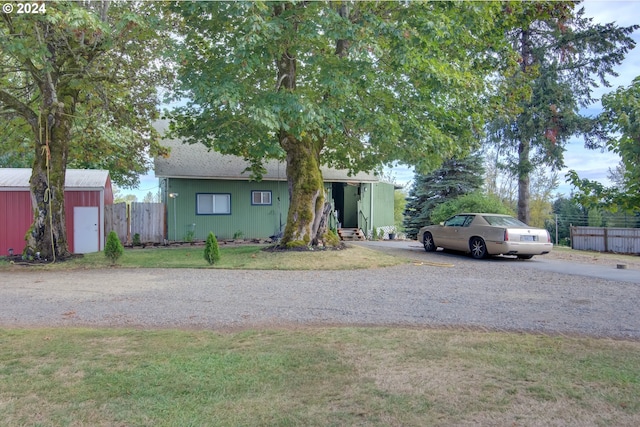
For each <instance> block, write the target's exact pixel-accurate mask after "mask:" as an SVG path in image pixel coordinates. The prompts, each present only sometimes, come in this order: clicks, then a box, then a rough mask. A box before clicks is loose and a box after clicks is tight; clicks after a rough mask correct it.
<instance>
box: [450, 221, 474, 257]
mask: <svg viewBox="0 0 640 427" xmlns="http://www.w3.org/2000/svg"><path fill="white" fill-rule="evenodd" d="M456 217H457V218H456V224H455V227H452V230H451V231H452V232H451V238H450V240H449V245H450V246H451V247H450V249H453V250H456V251H468V250H469V225H470V224H471V222H472V221H473V215H456Z"/></svg>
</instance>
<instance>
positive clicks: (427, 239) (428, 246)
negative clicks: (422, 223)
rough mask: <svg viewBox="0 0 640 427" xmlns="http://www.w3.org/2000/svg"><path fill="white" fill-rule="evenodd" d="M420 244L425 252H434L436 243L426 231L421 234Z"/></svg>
mask: <svg viewBox="0 0 640 427" xmlns="http://www.w3.org/2000/svg"><path fill="white" fill-rule="evenodd" d="M422 245H423V246H424V250H425V251H426V252H434V251H435V250H436V248H437V247H436V244H435V242H434V241H433V235H432V234H431V233H429V232H428V231H427V232H426V233H424V235H423V236H422Z"/></svg>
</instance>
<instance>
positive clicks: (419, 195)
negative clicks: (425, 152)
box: [404, 154, 484, 239]
mask: <svg viewBox="0 0 640 427" xmlns="http://www.w3.org/2000/svg"><path fill="white" fill-rule="evenodd" d="M483 175H484V167H483V165H482V157H481V156H480V155H478V154H475V155H472V156H469V157H466V158H464V159H450V160H447V161H445V162H444V163H443V164H442V166H441V167H440V168H439V169H437V170H435V171H433V172H431V173H429V174H426V175H422V174H416V177H415V179H414V184H413V187H411V190H410V191H409V197H408V198H407V208H406V210H405V219H404V227H405V231H406V233H407V237H409V238H413V239H415V238H416V236H417V234H418V230H419V229H420V227H423V226H425V225H430V224H433V222H432V221H431V213H432V211H433V209H435V208H436V207H437V206H438V205H440V204H442V203H444V202H446V201H448V200H452V199H455V198H456V197H458V196H462V195H464V194H467V193H472V192H474V191H476V190H478V189H479V188H480V187H482V184H483V182H484V178H483Z"/></svg>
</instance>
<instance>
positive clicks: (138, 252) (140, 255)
mask: <svg viewBox="0 0 640 427" xmlns="http://www.w3.org/2000/svg"><path fill="white" fill-rule="evenodd" d="M264 248H265V246H264V245H262V246H260V245H233V246H225V245H221V246H220V262H218V263H216V264H214V265H212V266H210V265H209V264H208V263H207V261H206V260H205V259H204V247H203V246H200V245H194V246H182V247H162V246H159V247H153V248H145V249H138V248H136V249H127V250H125V252H124V255H122V257H120V258H119V259H118V262H117V267H123V268H226V269H244V270H352V269H362V268H379V267H389V266H393V265H399V264H404V263H407V262H409V261H408V260H406V259H403V258H398V257H395V256H391V255H387V254H384V253H382V252H380V251H375V250H372V249H368V248H363V247H361V246H356V245H353V246H347V248H346V249H341V250H315V251H301V252H296V251H287V252H268V251H264V250H263V249H264ZM17 264H21V263H20V262H18V263H17ZM25 265H26V263H25ZM29 266H30V267H31V266H33V267H34V268H55V269H59V268H62V269H73V268H107V267H110V266H111V263H110V261H109V259H108V258H107V257H106V256H105V255H104V252H97V253H92V254H86V255H84V256H80V257H74V258H73V259H70V260H67V261H64V262H58V263H55V264H29ZM1 268H19V265H16V264H13V265H12V264H10V263H9V262H8V261H7V260H1V261H0V269H1Z"/></svg>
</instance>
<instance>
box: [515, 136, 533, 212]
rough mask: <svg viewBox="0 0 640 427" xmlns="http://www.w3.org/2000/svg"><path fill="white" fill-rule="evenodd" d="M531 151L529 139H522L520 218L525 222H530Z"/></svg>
mask: <svg viewBox="0 0 640 427" xmlns="http://www.w3.org/2000/svg"><path fill="white" fill-rule="evenodd" d="M529 151H530V143H529V141H526V140H521V141H520V145H519V147H518V219H519V220H520V221H522V222H524V223H525V224H529V198H530V195H529V182H530V179H531V178H530V177H531V161H530V160H529Z"/></svg>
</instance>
